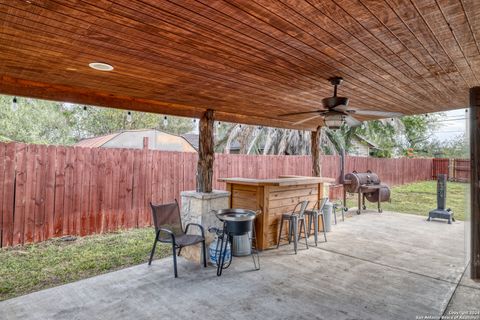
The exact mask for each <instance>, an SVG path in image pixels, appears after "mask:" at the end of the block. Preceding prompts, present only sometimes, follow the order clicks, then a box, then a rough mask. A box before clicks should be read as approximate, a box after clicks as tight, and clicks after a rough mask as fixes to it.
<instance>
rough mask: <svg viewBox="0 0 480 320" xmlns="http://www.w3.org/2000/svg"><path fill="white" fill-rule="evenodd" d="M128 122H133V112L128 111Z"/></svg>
mask: <svg viewBox="0 0 480 320" xmlns="http://www.w3.org/2000/svg"><path fill="white" fill-rule="evenodd" d="M127 122H132V112H131V111H127Z"/></svg>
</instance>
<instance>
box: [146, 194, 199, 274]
mask: <svg viewBox="0 0 480 320" xmlns="http://www.w3.org/2000/svg"><path fill="white" fill-rule="evenodd" d="M150 207H151V208H152V215H153V223H154V226H155V241H154V242H153V248H152V252H151V253H150V260H149V261H148V265H151V264H152V259H153V255H154V254H155V248H156V246H157V242H162V243H171V244H172V253H173V270H174V274H175V278H177V277H178V272H177V252H176V250H177V248H178V255H180V252H181V250H182V248H183V247H187V246H191V245H194V244H197V243H202V253H203V266H204V267H207V255H206V247H205V231H204V229H203V227H202V226H201V225H199V224H197V223H189V224H187V225H186V226H185V231H184V230H183V228H182V219H181V217H180V209H179V206H178V202H177V199H175V202H172V203H167V204H158V205H157V204H152V203H151V202H150ZM190 226H196V227H198V228H199V229H200V232H201V235H193V234H187V233H188V229H189V227H190Z"/></svg>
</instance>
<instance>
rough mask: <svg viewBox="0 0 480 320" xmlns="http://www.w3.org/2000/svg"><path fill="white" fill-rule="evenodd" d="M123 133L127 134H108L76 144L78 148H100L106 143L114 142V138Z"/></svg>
mask: <svg viewBox="0 0 480 320" xmlns="http://www.w3.org/2000/svg"><path fill="white" fill-rule="evenodd" d="M123 132H125V131H121V132H117V133H111V134H106V135H103V136H98V137H92V138H86V139H82V140H80V141H78V142H77V143H75V146H77V147H88V148H100V147H101V146H103V145H104V144H105V143H107V142H108V141H110V140H112V139H113V138H115V137H116V136H118V135H119V134H121V133H123Z"/></svg>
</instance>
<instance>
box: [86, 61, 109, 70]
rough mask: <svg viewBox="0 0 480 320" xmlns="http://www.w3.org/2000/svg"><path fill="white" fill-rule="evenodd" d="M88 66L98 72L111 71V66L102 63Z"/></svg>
mask: <svg viewBox="0 0 480 320" xmlns="http://www.w3.org/2000/svg"><path fill="white" fill-rule="evenodd" d="M88 66H89V67H90V68H92V69H95V70H99V71H112V70H113V66H111V65H109V64H107V63H102V62H92V63H89V64H88Z"/></svg>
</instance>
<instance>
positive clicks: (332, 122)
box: [325, 113, 345, 130]
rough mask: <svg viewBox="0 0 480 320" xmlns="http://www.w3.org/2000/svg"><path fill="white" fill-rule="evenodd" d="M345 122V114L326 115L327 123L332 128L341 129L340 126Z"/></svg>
mask: <svg viewBox="0 0 480 320" xmlns="http://www.w3.org/2000/svg"><path fill="white" fill-rule="evenodd" d="M344 123H345V115H343V114H340V113H337V114H327V115H326V116H325V125H326V126H327V127H328V128H329V129H332V130H336V129H340V127H341V126H342V125H343V124H344Z"/></svg>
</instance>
